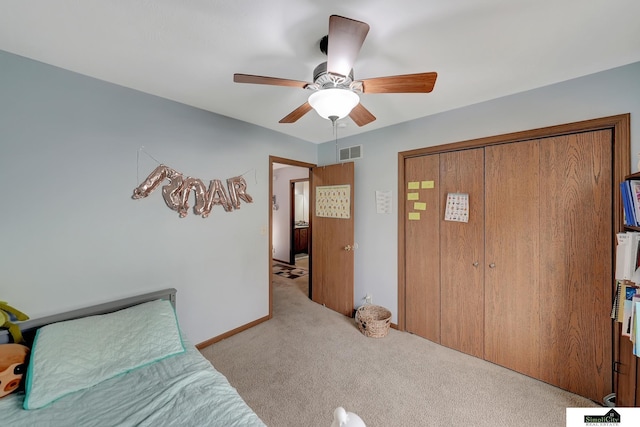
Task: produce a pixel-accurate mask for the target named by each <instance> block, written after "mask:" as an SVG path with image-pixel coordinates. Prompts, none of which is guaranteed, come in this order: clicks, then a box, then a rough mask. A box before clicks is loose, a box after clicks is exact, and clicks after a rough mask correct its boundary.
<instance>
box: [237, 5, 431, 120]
mask: <svg viewBox="0 0 640 427" xmlns="http://www.w3.org/2000/svg"><path fill="white" fill-rule="evenodd" d="M368 32H369V25H368V24H366V23H364V22H360V21H356V20H354V19H350V18H345V17H343V16H338V15H331V16H330V17H329V34H328V35H327V36H325V37H323V39H322V40H321V42H320V50H322V52H323V53H325V54H326V55H327V62H323V63H321V64H320V65H318V66H317V67H316V68H315V70H314V72H313V83H308V82H304V81H300V80H290V79H282V78H277V77H266V76H256V75H251V74H234V75H233V81H234V82H236V83H254V84H263V85H274V86H289V87H297V88H301V89H307V90H311V91H313V93H312V94H311V95H310V96H309V99H308V101H306V102H305V103H304V104H302V105H301V106H299V107H298V108H296V109H295V110H293V111H292V112H291V113H289V114H288V115H287V116H285V117H284V118H283V119H282V120H280V123H294V122H296V121H297V120H298V119H300V118H301V117H302V116H304V115H305V114H307V113H308V112H309V111H311V109H315V110H316V112H317V113H318V114H319V115H320V116H321V117H324V118H325V119H329V120H331V121H332V122H334V123H335V121H336V120H338V119H342V118H344V117H346V116H347V115H348V116H349V117H351V119H352V120H353V121H354V122H355V123H356V124H357V125H358V126H364V125H366V124H368V123H371V122H372V121H374V120H375V119H376V118H375V116H374V115H373V114H371V112H370V111H369V110H367V109H366V108H365V107H364V106H363V105H362V104H361V103H360V97H359V96H358V94H359V93H367V94H368V93H429V92H431V91H432V90H433V87H434V85H435V83H436V78H437V77H438V74H437V73H435V72H429V73H417V74H404V75H399V76H388V77H377V78H372V79H363V80H354V78H353V64H354V62H355V60H356V57H357V56H358V53H359V52H360V48H361V47H362V44H363V43H364V39H365V37H367V33H368Z"/></svg>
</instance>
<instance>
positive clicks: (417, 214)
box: [404, 154, 440, 343]
mask: <svg viewBox="0 0 640 427" xmlns="http://www.w3.org/2000/svg"><path fill="white" fill-rule="evenodd" d="M404 170H405V179H404V181H405V182H404V185H405V187H404V188H405V191H406V197H405V201H404V203H405V218H404V222H405V233H406V237H405V260H404V261H405V271H406V273H405V285H406V291H405V292H406V293H405V307H406V309H405V319H406V320H405V321H406V325H405V327H406V330H407V331H408V332H411V333H414V334H416V335H419V336H421V337H423V338H426V339H428V340H431V341H434V342H437V343H439V342H440V231H439V213H440V204H439V198H440V197H439V179H438V170H439V155H438V154H434V155H428V156H421V157H413V158H408V159H406V160H405V165H404ZM415 187H418V188H415Z"/></svg>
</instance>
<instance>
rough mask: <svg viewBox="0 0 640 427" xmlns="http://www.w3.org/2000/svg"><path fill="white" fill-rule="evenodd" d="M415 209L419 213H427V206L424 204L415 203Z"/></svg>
mask: <svg viewBox="0 0 640 427" xmlns="http://www.w3.org/2000/svg"><path fill="white" fill-rule="evenodd" d="M413 209H415V210H417V211H426V210H427V204H426V203H424V202H415V203H414V204H413Z"/></svg>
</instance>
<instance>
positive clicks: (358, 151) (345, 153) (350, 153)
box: [340, 145, 362, 162]
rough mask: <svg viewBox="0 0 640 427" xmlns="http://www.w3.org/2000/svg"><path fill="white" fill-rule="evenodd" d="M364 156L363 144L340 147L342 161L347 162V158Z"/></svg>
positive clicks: (352, 158)
mask: <svg viewBox="0 0 640 427" xmlns="http://www.w3.org/2000/svg"><path fill="white" fill-rule="evenodd" d="M361 158H362V145H354V146H352V147H345V148H341V149H340V161H341V162H346V161H347V160H354V159H361Z"/></svg>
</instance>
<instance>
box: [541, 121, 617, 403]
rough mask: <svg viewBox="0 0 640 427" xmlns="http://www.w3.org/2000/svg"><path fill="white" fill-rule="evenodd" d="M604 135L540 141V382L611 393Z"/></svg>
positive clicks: (594, 395) (595, 395)
mask: <svg viewBox="0 0 640 427" xmlns="http://www.w3.org/2000/svg"><path fill="white" fill-rule="evenodd" d="M611 147H612V133H611V131H610V130H603V131H596V132H585V133H579V134H572V135H566V136H559V137H553V138H545V139H543V140H541V141H540V183H541V184H540V187H541V188H542V189H544V191H542V192H541V194H540V206H541V210H542V212H541V215H540V239H541V240H540V247H541V248H543V253H542V257H541V259H540V261H541V262H540V291H541V292H540V320H541V323H542V331H543V333H542V334H541V340H540V351H541V355H542V362H541V373H540V377H539V378H540V379H541V380H543V381H546V382H548V383H551V384H554V385H557V386H558V387H561V388H563V389H565V390H569V391H571V392H574V393H577V394H579V395H581V396H585V397H588V398H590V399H592V400H594V401H596V402H601V401H602V398H603V397H604V396H606V395H607V394H609V393H611V392H612V384H611V369H612V366H611V354H612V353H611V352H612V347H611V318H610V310H611V286H612V285H611V278H612V277H613V273H612V266H611V260H612V259H613V254H612V251H613V241H612V239H613V223H612V209H611V206H612V194H611V189H612V154H611Z"/></svg>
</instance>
